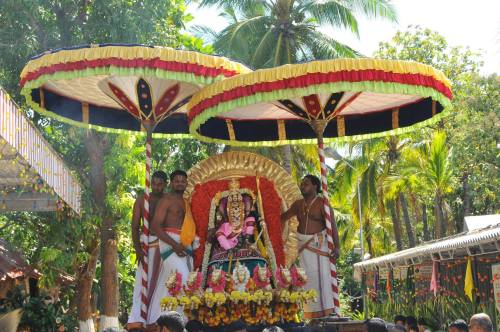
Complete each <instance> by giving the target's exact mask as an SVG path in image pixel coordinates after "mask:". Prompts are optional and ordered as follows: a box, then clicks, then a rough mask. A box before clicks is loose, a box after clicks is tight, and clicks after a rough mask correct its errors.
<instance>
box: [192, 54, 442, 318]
mask: <svg viewBox="0 0 500 332" xmlns="http://www.w3.org/2000/svg"><path fill="white" fill-rule="evenodd" d="M450 98H451V90H450V83H449V81H448V80H447V79H446V77H445V76H444V75H443V74H442V73H441V72H439V71H437V70H434V69H433V68H432V67H430V66H427V65H423V64H419V63H416V62H404V61H391V60H376V59H337V60H325V61H313V62H309V63H304V64H297V65H285V66H281V67H276V68H270V69H263V70H257V71H255V72H252V73H248V74H242V75H238V76H234V77H232V78H230V79H227V80H224V81H221V82H217V83H215V84H212V85H210V86H207V87H205V88H204V89H203V90H201V91H200V92H198V93H197V94H195V95H194V96H193V98H192V99H191V101H190V102H189V105H188V108H189V113H188V118H189V121H190V132H191V133H192V134H193V136H195V137H198V138H200V139H202V140H205V141H210V142H217V143H224V144H230V145H245V146H262V145H267V146H272V145H280V144H294V143H317V145H318V153H319V158H320V162H321V180H322V190H323V196H324V209H325V215H326V219H327V223H326V224H327V233H328V244H329V247H330V250H332V249H333V239H332V216H331V211H330V209H329V205H328V192H327V177H326V165H325V156H324V152H323V144H324V143H325V142H332V141H352V140H359V139H368V138H374V137H381V136H385V135H394V134H401V133H406V132H409V131H410V130H415V129H416V128H419V127H421V126H424V125H428V124H430V123H432V122H435V121H437V120H438V119H440V118H441V117H442V115H443V114H444V113H445V112H444V110H445V109H446V107H447V106H449V105H450ZM334 263H335V262H334V260H333V258H332V260H331V264H330V267H331V275H332V288H333V292H334V304H335V310H336V312H337V313H339V302H338V289H337V281H336V279H337V278H336V271H335V265H334Z"/></svg>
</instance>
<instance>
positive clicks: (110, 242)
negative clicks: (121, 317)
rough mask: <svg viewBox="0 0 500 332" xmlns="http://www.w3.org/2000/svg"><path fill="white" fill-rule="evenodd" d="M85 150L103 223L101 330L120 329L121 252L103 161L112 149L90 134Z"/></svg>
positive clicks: (101, 232) (101, 138)
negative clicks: (119, 254) (110, 211)
mask: <svg viewBox="0 0 500 332" xmlns="http://www.w3.org/2000/svg"><path fill="white" fill-rule="evenodd" d="M85 147H86V149H87V153H88V155H89V158H90V186H91V190H92V198H93V202H94V206H95V213H96V214H97V215H98V216H99V218H100V219H101V220H102V223H101V229H100V234H101V263H102V275H101V277H102V280H101V283H100V284H101V295H102V296H101V303H100V304H101V305H100V308H101V321H102V322H101V324H100V330H101V331H103V329H104V328H107V327H119V326H118V272H117V263H118V252H117V245H116V233H115V230H114V227H115V225H114V219H113V218H112V217H111V216H110V213H109V211H107V210H106V204H105V201H106V175H105V174H104V159H105V155H106V151H107V149H108V147H109V141H108V139H106V137H105V136H102V135H99V134H96V133H94V132H91V131H89V133H88V135H87V140H86V141H85Z"/></svg>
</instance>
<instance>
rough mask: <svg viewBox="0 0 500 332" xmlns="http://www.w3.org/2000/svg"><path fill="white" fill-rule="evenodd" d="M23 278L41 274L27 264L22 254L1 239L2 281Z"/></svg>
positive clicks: (0, 273) (0, 262) (0, 268)
mask: <svg viewBox="0 0 500 332" xmlns="http://www.w3.org/2000/svg"><path fill="white" fill-rule="evenodd" d="M22 276H30V277H37V276H39V274H38V273H37V272H36V271H34V270H33V269H32V268H31V267H30V266H29V265H28V263H26V261H25V260H24V258H23V257H22V255H21V253H19V252H17V251H14V250H12V249H11V248H10V246H9V244H8V243H7V242H6V241H5V240H4V239H1V238H0V281H3V280H5V279H7V278H12V279H15V278H19V277H22Z"/></svg>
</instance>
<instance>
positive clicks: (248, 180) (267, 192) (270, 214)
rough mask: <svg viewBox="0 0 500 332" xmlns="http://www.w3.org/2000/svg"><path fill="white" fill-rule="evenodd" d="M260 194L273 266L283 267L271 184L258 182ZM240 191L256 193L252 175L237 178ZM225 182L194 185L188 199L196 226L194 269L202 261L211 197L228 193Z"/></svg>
mask: <svg viewBox="0 0 500 332" xmlns="http://www.w3.org/2000/svg"><path fill="white" fill-rule="evenodd" d="M259 180H260V192H261V195H262V204H263V208H264V217H265V221H266V225H267V229H268V233H269V239H270V240H271V243H272V246H273V250H274V255H275V257H276V264H277V265H278V266H279V265H285V253H284V250H283V249H284V248H283V240H282V239H281V234H282V228H281V209H280V208H276V207H281V198H280V197H279V195H278V193H277V192H276V189H275V188H274V184H273V183H272V182H271V181H269V180H268V179H266V178H263V177H261V178H260V179H259ZM239 182H240V188H247V189H250V190H252V191H253V192H254V193H257V183H256V179H255V176H246V177H244V178H241V179H239ZM228 184H229V181H228V180H214V181H208V182H205V183H203V184H197V185H196V186H195V188H194V192H193V195H192V196H191V212H192V214H193V218H194V221H195V223H196V233H197V235H198V236H199V237H200V247H199V248H198V249H197V250H196V251H195V252H194V266H195V268H198V267H200V266H201V264H202V261H203V253H204V252H205V244H206V241H207V231H208V219H209V213H210V204H211V203H212V199H213V198H214V196H215V194H217V193H218V192H221V191H225V190H228V188H229V186H228Z"/></svg>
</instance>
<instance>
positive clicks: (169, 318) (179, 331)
mask: <svg viewBox="0 0 500 332" xmlns="http://www.w3.org/2000/svg"><path fill="white" fill-rule="evenodd" d="M156 323H157V324H158V325H159V326H160V327H166V328H167V329H168V330H169V331H171V332H183V331H184V319H183V318H182V316H181V314H180V313H178V312H177V311H169V312H166V313H164V314H163V315H161V316H160V317H159V318H158V319H157V320H156Z"/></svg>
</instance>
